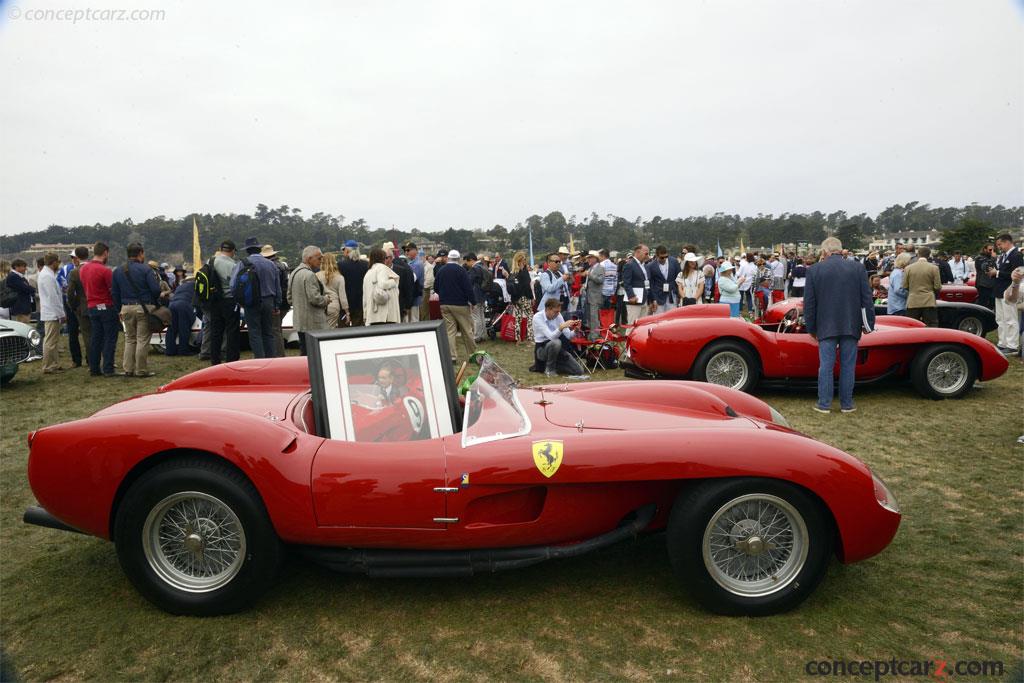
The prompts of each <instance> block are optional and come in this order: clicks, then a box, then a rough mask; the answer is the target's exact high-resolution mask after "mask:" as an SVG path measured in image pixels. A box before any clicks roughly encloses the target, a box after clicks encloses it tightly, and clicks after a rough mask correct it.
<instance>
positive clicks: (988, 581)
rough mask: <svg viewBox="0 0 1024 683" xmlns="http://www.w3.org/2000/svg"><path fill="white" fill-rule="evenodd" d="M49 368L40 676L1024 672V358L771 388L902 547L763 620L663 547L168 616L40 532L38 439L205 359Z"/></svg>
mask: <svg viewBox="0 0 1024 683" xmlns="http://www.w3.org/2000/svg"><path fill="white" fill-rule="evenodd" d="M485 347H486V348H487V350H489V351H491V352H492V353H493V354H494V356H495V357H496V358H497V359H498V361H499V362H500V363H501V364H502V365H504V366H505V367H506V368H507V369H509V371H510V372H511V373H512V374H513V375H514V376H516V377H518V378H520V379H521V380H522V381H524V382H525V383H533V382H537V380H539V379H542V378H541V377H540V376H538V375H531V374H529V373H527V372H526V370H525V369H526V366H527V365H528V363H529V355H530V354H529V351H528V350H527V349H526V348H518V349H517V348H515V347H513V346H511V345H504V344H500V343H491V344H487V345H485ZM65 362H67V361H66V359H65ZM39 366H40V364H39V363H32V364H29V365H27V366H23V367H22V369H21V372H19V374H18V376H17V378H16V379H15V380H14V382H13V383H12V384H11V385H10V386H9V387H6V388H4V389H3V392H2V396H0V419H2V452H0V551H2V552H0V637H2V646H3V648H4V649H5V650H6V652H7V654H8V655H9V656H10V658H11V660H12V662H13V664H14V666H15V667H16V669H17V671H18V672H19V673H20V676H21V677H22V678H23V679H24V680H52V679H59V680H68V679H74V680H78V679H93V680H250V679H255V680H336V679H345V680H366V679H388V680H399V679H400V680H435V679H452V680H481V681H483V680H493V679H499V680H502V679H503V680H519V679H527V680H566V679H576V680H580V679H585V680H594V679H608V680H620V679H626V680H634V681H646V680H665V679H678V680H693V679H712V680H730V681H731V680H762V681H777V680H795V679H801V678H808V679H809V680H813V679H810V678H809V677H807V676H806V674H805V672H804V671H805V670H804V667H805V664H806V663H807V662H808V660H831V659H845V660H851V659H878V660H889V659H890V658H893V657H895V658H897V659H918V660H923V659H927V660H931V659H941V660H950V661H954V660H999V661H1001V662H1003V663H1004V666H1005V672H1006V674H1007V676H1009V675H1010V674H1011V672H1012V671H1014V670H1018V671H1019V666H1020V661H1021V657H1022V645H1024V632H1022V615H1024V562H1022V560H1024V552H1022V551H1024V462H1022V458H1024V446H1018V445H1016V444H1015V441H1016V439H1017V437H1018V436H1019V435H1020V434H1021V432H1022V430H1024V414H1022V411H1021V406H1022V405H1024V404H1022V399H1024V369H1022V367H1021V364H1020V363H1019V362H1018V361H1013V362H1011V369H1010V372H1009V373H1008V374H1007V375H1006V376H1004V377H1002V378H1000V379H999V380H997V381H994V382H991V383H987V384H985V385H984V386H979V387H977V388H976V389H975V390H974V391H972V392H971V393H970V395H969V396H968V397H966V398H965V399H963V400H959V401H946V402H932V401H928V400H924V399H922V398H919V397H918V396H917V395H916V394H915V393H914V392H913V391H912V390H911V389H910V388H909V387H906V386H887V387H882V388H870V389H865V390H863V391H859V392H858V394H857V403H858V412H856V413H854V414H851V415H840V414H839V413H833V414H832V415H829V416H825V415H820V414H818V413H815V412H813V411H812V410H811V405H812V402H813V396H812V395H811V394H809V393H806V392H799V393H796V392H793V393H789V392H780V391H775V392H758V395H760V396H761V397H762V398H764V399H766V400H767V401H768V402H769V403H771V404H772V405H773V406H775V407H776V408H778V409H779V410H780V411H781V412H782V413H783V414H784V415H785V416H786V417H787V418H788V419H789V421H790V422H791V423H792V424H793V426H794V427H795V428H796V429H799V430H801V431H803V432H805V433H807V434H809V435H811V436H813V437H815V438H818V439H820V440H822V441H826V442H828V443H830V444H833V445H835V446H837V447H839V448H842V449H844V450H846V451H849V452H851V453H853V454H855V455H856V456H858V457H860V458H861V459H862V460H864V461H865V462H867V463H868V464H869V465H870V466H871V467H872V468H874V469H875V470H876V471H877V472H878V473H879V474H880V475H881V476H882V477H884V478H885V479H886V481H887V483H888V484H889V486H890V488H891V489H892V490H893V491H894V493H895V495H896V497H897V499H898V500H899V502H900V505H901V507H902V511H903V514H904V518H903V524H902V526H901V528H900V531H899V533H898V534H897V536H896V539H895V540H894V541H893V543H892V545H891V546H890V547H889V548H888V549H886V550H885V551H884V552H883V553H882V554H881V555H879V556H877V557H875V558H873V559H871V560H867V561H865V562H862V563H858V564H854V565H850V566H843V565H840V564H838V563H835V562H834V563H833V564H832V566H831V568H830V570H829V572H828V575H827V577H826V578H825V580H824V581H823V582H822V584H821V586H820V587H819V588H818V590H817V592H816V593H815V594H814V595H813V596H812V597H811V599H810V600H808V601H807V602H806V603H804V605H803V606H801V607H800V608H799V609H797V610H796V611H794V612H791V613H789V614H785V615H782V616H777V617H771V618H762V619H747V618H726V617H717V616H713V615H710V614H708V613H706V612H703V611H701V610H700V609H698V608H697V606H696V605H695V604H694V603H693V602H692V601H691V600H690V598H689V597H687V595H686V593H685V591H684V590H683V589H682V587H681V586H680V585H678V584H677V582H676V580H675V579H674V577H673V575H672V573H671V571H670V569H669V565H668V557H667V553H666V551H665V547H664V540H663V538H662V537H661V536H652V537H647V538H643V539H640V540H638V541H636V542H632V543H627V544H624V545H620V546H616V547H613V548H611V549H609V550H607V551H605V552H601V553H598V554H595V555H590V556H584V557H581V558H577V559H574V560H567V561H562V562H552V563H547V564H542V565H538V566H535V567H531V568H528V569H524V570H521V571H518V572H512V573H505V574H498V575H492V576H480V577H476V578H472V579H468V580H465V579H459V580H440V579H438V580H384V579H374V580H371V579H365V578H358V577H356V578H353V577H350V576H346V575H340V574H334V573H331V572H329V571H327V570H324V569H321V568H320V567H318V566H316V565H312V564H308V563H306V562H303V561H300V560H291V561H290V562H289V563H288V564H287V565H286V568H285V571H284V572H283V575H282V577H281V578H280V581H279V583H278V585H277V586H276V588H275V589H274V590H273V591H272V592H271V593H270V594H268V595H266V596H264V597H263V598H261V599H259V600H258V601H256V602H255V603H254V604H253V607H252V609H251V610H249V611H248V612H245V613H243V614H238V615H234V616H230V617H220V618H212V619H194V618H186V617H172V616H168V615H167V614H165V613H163V612H160V611H158V610H157V609H155V608H154V607H152V606H150V605H149V604H148V603H147V602H145V601H144V600H143V599H142V598H141V597H140V596H139V595H138V594H137V593H136V592H135V590H134V589H133V588H132V587H131V586H130V585H129V583H128V581H127V580H126V579H125V577H124V575H123V574H122V573H121V570H120V568H119V566H118V563H117V559H116V556H115V553H114V548H113V546H112V545H110V544H108V543H106V542H103V541H100V540H97V539H93V538H87V537H83V536H79V535H74V534H64V533H60V532H56V531H50V530H46V529H41V528H37V527H30V526H26V525H24V524H22V523H21V521H20V518H21V513H22V511H23V510H24V508H25V507H26V506H28V505H31V504H34V499H33V497H32V493H31V491H30V490H29V488H28V483H27V481H26V476H25V464H26V457H27V450H26V445H25V435H26V434H27V433H28V432H29V431H31V430H32V429H35V428H37V427H40V426H43V425H47V424H51V423H55V422H61V421H66V420H72V419H77V418H81V417H84V416H87V415H89V414H90V413H92V412H93V411H95V410H97V409H99V408H101V407H103V406H106V405H109V404H110V403H113V402H115V401H117V400H120V399H123V398H127V397H129V396H132V395H135V394H139V393H144V392H148V391H152V390H154V389H155V388H156V387H157V386H158V385H159V384H162V383H164V382H167V381H169V380H170V379H171V378H173V377H177V376H179V375H182V374H184V373H186V372H188V371H190V370H192V369H195V368H197V367H199V363H198V361H196V360H195V359H170V358H163V357H158V356H153V357H152V360H151V364H150V367H151V369H153V370H156V371H157V372H158V373H159V374H158V376H157V377H154V378H152V379H147V380H142V379H121V378H118V379H95V380H94V379H92V378H89V377H88V376H87V371H86V370H84V369H78V370H73V371H68V372H65V373H63V374H62V375H60V376H55V377H51V376H46V377H44V376H43V375H42V374H41V373H40V367H39ZM619 377H621V373H618V372H605V373H601V375H600V376H599V377H596V378H595V379H612V378H614V379H618V378H619ZM82 485H83V486H88V482H82ZM1016 675H1018V676H1019V675H1020V674H1019V673H1018V674H1016ZM830 678H831V677H830ZM957 678H958V677H956V676H952V677H951V679H953V680H956V679H957ZM833 680H841V679H835V678H833Z"/></svg>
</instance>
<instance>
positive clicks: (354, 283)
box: [338, 256, 370, 311]
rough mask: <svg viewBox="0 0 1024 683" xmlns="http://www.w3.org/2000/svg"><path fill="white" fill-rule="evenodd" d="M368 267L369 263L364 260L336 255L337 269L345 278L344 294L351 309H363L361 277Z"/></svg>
mask: <svg viewBox="0 0 1024 683" xmlns="http://www.w3.org/2000/svg"><path fill="white" fill-rule="evenodd" d="M369 269H370V264H369V263H367V262H366V261H362V260H359V259H356V260H353V259H350V258H345V257H344V256H339V257H338V270H339V271H341V276H342V277H343V278H345V296H346V297H348V307H349V310H351V311H361V310H363V278H364V277H366V271H368V270H369Z"/></svg>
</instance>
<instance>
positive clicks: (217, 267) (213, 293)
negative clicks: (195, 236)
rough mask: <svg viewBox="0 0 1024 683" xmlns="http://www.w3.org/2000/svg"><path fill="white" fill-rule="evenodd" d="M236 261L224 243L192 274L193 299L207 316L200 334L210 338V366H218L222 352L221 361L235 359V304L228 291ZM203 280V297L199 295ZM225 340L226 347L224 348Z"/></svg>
mask: <svg viewBox="0 0 1024 683" xmlns="http://www.w3.org/2000/svg"><path fill="white" fill-rule="evenodd" d="M237 265H238V261H236V260H235V243H234V242H232V241H231V240H224V241H223V242H221V243H220V251H219V252H218V253H217V255H216V256H214V257H213V258H211V259H210V260H209V261H208V262H207V264H206V265H204V266H203V267H202V269H201V270H200V271H199V273H198V274H197V275H196V298H197V299H198V300H199V304H200V306H202V308H203V309H204V311H205V312H206V313H207V315H209V316H210V327H209V329H204V330H203V334H209V335H210V365H219V364H220V362H221V351H222V349H223V354H224V361H225V362H227V363H230V362H232V361H236V360H238V355H239V347H240V345H241V344H240V341H239V331H238V325H239V321H238V302H237V301H235V294H234V292H233V291H231V287H230V284H231V275H232V273H234V271H235V267H236V266H237ZM203 280H205V288H206V294H205V295H204V294H203V293H202V288H203V286H204V283H203ZM225 339H226V340H227V344H226V345H225V343H224V342H225Z"/></svg>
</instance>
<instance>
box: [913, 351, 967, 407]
mask: <svg viewBox="0 0 1024 683" xmlns="http://www.w3.org/2000/svg"><path fill="white" fill-rule="evenodd" d="M955 359H959V361H957V360H955ZM943 362H947V363H959V364H960V366H959V370H960V372H962V373H963V378H962V381H961V380H959V379H958V380H957V381H955V382H953V383H952V384H951V385H947V386H943V385H942V384H941V382H942V381H944V380H938V378H932V377H929V374H928V370H929V367H930V366H932V365H933V364H938V363H943ZM977 378H978V366H977V363H976V361H975V359H974V355H973V354H972V353H971V352H970V351H968V350H967V349H966V348H964V347H962V346H959V345H958V344H934V345H932V346H926V347H925V348H924V349H922V350H921V351H920V352H919V353H918V354H917V355H916V356H915V357H914V360H913V361H912V362H911V364H910V380H911V381H912V382H913V383H914V388H915V389H917V391H918V393H919V394H921V395H922V396H924V397H925V398H930V399H933V400H935V401H941V400H942V399H944V398H962V397H963V396H964V394H966V393H967V392H968V391H970V390H971V387H973V386H974V381H975V380H976V379H977ZM951 381H952V380H951Z"/></svg>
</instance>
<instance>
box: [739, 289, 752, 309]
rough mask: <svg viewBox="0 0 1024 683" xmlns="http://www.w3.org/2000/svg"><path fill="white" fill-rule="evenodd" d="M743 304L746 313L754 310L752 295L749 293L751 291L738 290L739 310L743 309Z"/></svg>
mask: <svg viewBox="0 0 1024 683" xmlns="http://www.w3.org/2000/svg"><path fill="white" fill-rule="evenodd" d="M744 304H746V306H747V310H748V311H753V310H754V295H753V293H752V292H751V290H749V289H741V290H740V308H741V309H742V308H743V305H744Z"/></svg>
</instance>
